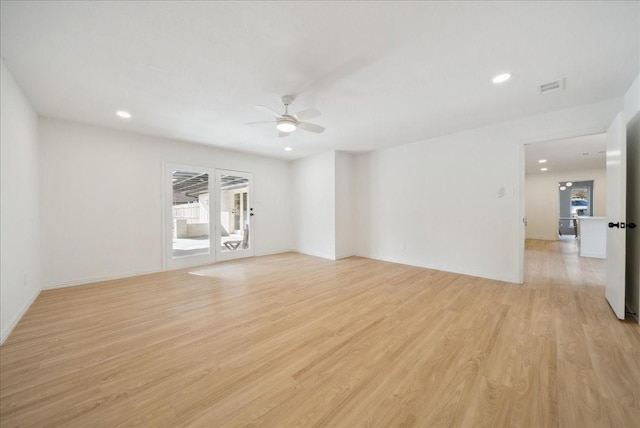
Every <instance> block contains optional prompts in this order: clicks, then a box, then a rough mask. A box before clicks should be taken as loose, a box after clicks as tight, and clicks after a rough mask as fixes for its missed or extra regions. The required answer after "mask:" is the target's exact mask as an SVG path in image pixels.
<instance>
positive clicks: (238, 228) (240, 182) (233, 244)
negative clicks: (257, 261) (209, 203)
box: [213, 169, 255, 261]
mask: <svg viewBox="0 0 640 428" xmlns="http://www.w3.org/2000/svg"><path fill="white" fill-rule="evenodd" d="M215 195H216V196H215V198H216V207H217V208H216V213H215V217H216V223H215V226H216V236H215V239H214V244H213V245H214V248H215V253H216V260H219V261H220V260H230V259H237V258H241V257H249V256H253V255H254V242H253V241H254V240H253V236H254V230H253V229H254V228H253V222H252V218H253V215H254V214H255V213H254V210H253V174H251V173H249V172H240V171H229V170H222V169H217V170H216V191H215Z"/></svg>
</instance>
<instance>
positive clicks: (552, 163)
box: [524, 134, 607, 174]
mask: <svg viewBox="0 0 640 428" xmlns="http://www.w3.org/2000/svg"><path fill="white" fill-rule="evenodd" d="M524 147H525V173H526V174H545V173H553V172H564V171H577V170H586V169H604V168H605V167H606V164H607V160H606V150H607V134H594V135H586V136H582V137H575V138H566V139H563V140H554V141H545V142H542V143H534V144H527V145H525V146H524ZM540 159H545V160H546V161H547V162H545V163H544V164H542V163H540V162H539V161H540ZM540 168H547V171H546V172H545V171H540Z"/></svg>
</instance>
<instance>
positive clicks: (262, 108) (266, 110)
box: [256, 106, 282, 117]
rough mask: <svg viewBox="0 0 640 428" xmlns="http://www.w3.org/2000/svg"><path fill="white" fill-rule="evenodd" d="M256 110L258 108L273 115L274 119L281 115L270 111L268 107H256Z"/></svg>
mask: <svg viewBox="0 0 640 428" xmlns="http://www.w3.org/2000/svg"><path fill="white" fill-rule="evenodd" d="M256 108H259V109H260V110H262V111H265V112H267V113H270V114H273V115H274V116H276V117H281V116H282V115H281V114H280V113H278V112H277V111H275V110H273V109H270V108H269V107H266V106H256Z"/></svg>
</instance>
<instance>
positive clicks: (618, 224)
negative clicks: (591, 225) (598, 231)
mask: <svg viewBox="0 0 640 428" xmlns="http://www.w3.org/2000/svg"><path fill="white" fill-rule="evenodd" d="M609 227H611V228H614V227H620V223H612V222H609ZM623 227H624V226H623Z"/></svg>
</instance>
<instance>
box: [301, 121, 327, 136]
mask: <svg viewBox="0 0 640 428" xmlns="http://www.w3.org/2000/svg"><path fill="white" fill-rule="evenodd" d="M298 128H300V129H304V130H305V131H311V132H316V133H318V134H319V133H321V132H322V131H324V127H322V126H320V125H316V124H315V123H308V122H300V123H298Z"/></svg>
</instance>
